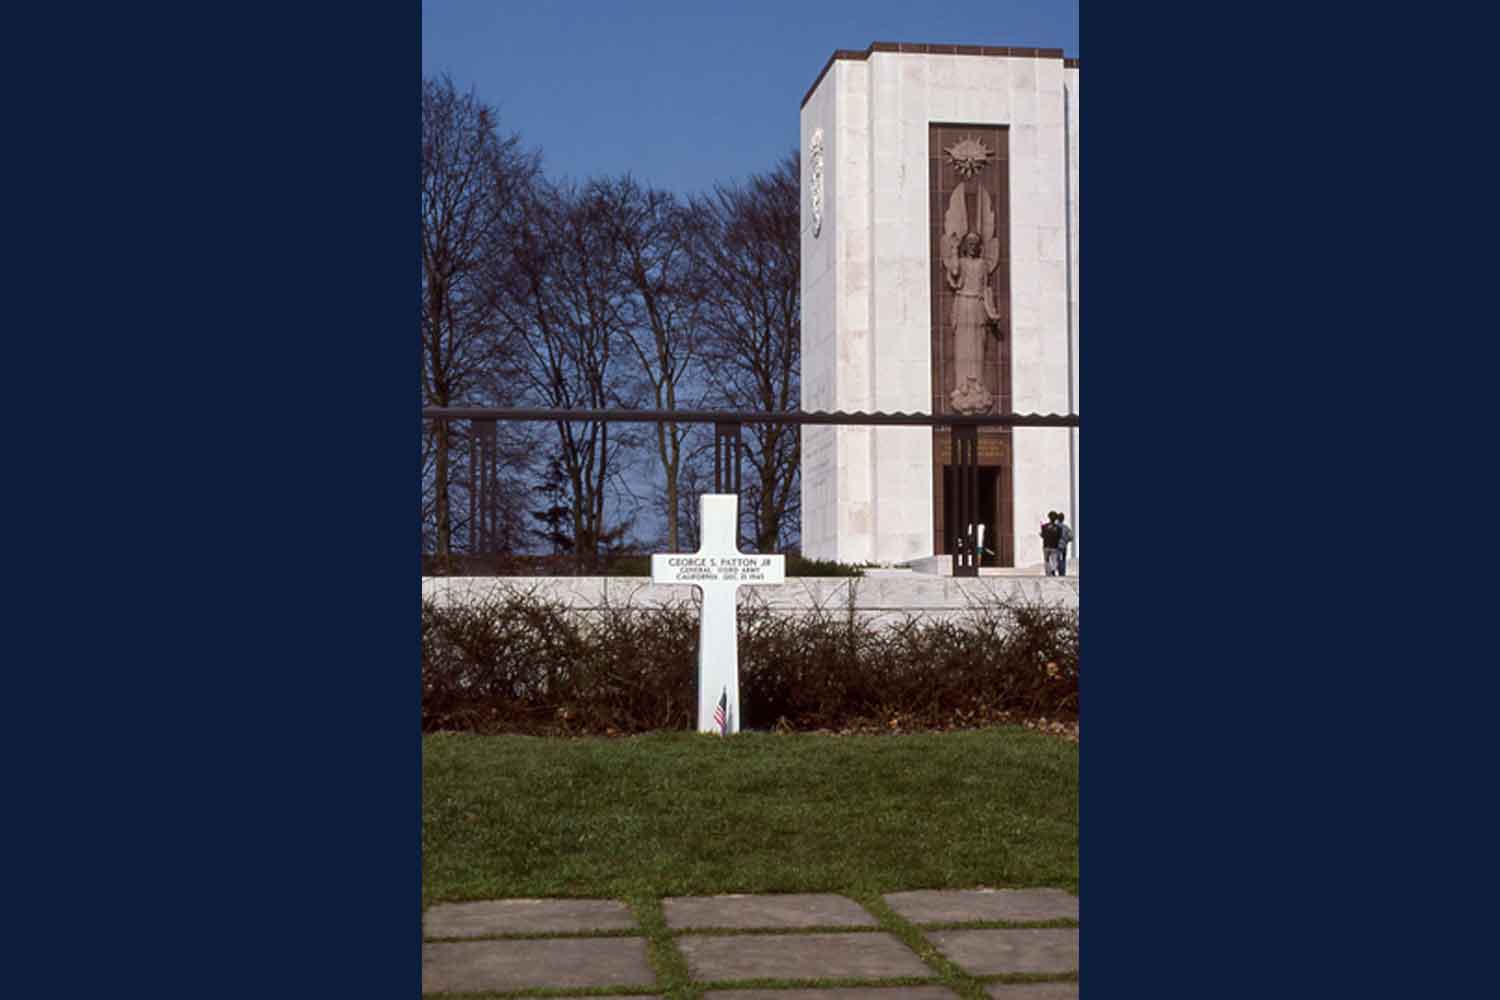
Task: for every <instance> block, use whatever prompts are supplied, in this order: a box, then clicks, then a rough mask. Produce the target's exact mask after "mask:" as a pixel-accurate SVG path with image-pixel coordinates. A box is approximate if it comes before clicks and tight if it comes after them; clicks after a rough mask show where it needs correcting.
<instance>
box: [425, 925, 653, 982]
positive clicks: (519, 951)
mask: <svg viewBox="0 0 1500 1000" xmlns="http://www.w3.org/2000/svg"><path fill="white" fill-rule="evenodd" d="M654 985H656V976H655V975H654V974H653V973H652V971H651V963H650V962H649V961H647V959H646V939H645V938H636V937H628V938H627V937H613V938H554V939H550V940H547V939H541V940H535V939H534V940H526V941H450V942H441V943H438V944H425V945H423V946H422V992H423V993H469V992H476V993H477V992H479V991H481V990H520V989H529V988H530V987H533V986H553V987H562V988H567V987H572V986H654Z"/></svg>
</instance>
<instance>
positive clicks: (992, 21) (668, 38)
mask: <svg viewBox="0 0 1500 1000" xmlns="http://www.w3.org/2000/svg"><path fill="white" fill-rule="evenodd" d="M874 41H882V42H928V43H937V44H949V43H951V44H965V45H1029V46H1036V47H1039V48H1061V49H1063V50H1065V52H1066V54H1067V55H1068V56H1070V57H1081V52H1080V51H1079V48H1078V0H948V2H942V0H939V2H936V3H934V2H931V0H926V2H924V0H904V2H893V0H864V2H854V0H821V2H819V0H804V2H786V0H761V2H755V0H747V2H738V3H728V2H721V0H694V2H684V0H637V2H635V3H628V2H624V3H622V2H603V0H569V2H558V0H489V2H484V0H423V2H422V72H423V73H424V74H426V75H429V76H436V75H438V74H441V73H447V74H448V75H449V76H451V77H452V78H453V81H454V83H455V84H456V85H457V86H458V87H459V89H460V90H465V91H467V90H470V89H471V88H472V89H473V90H474V91H475V93H477V94H478V95H479V97H480V98H482V99H483V100H484V101H485V102H487V103H489V104H491V105H493V106H495V107H497V108H498V109H499V110H500V118H501V125H502V128H504V129H505V130H506V131H508V132H518V133H520V135H521V137H522V139H523V141H524V142H525V143H526V144H527V145H528V146H530V147H532V148H540V149H541V150H542V154H543V159H544V165H545V168H546V170H547V173H548V174H549V175H550V176H553V177H559V178H561V177H570V178H573V179H575V180H583V179H586V178H588V177H593V176H599V175H613V174H621V173H626V172H629V173H632V174H634V175H635V176H636V178H637V179H639V180H641V181H643V182H646V183H649V184H652V185H654V186H657V187H663V188H667V189H669V190H672V191H677V192H679V193H684V194H686V193H696V192H699V191H704V190H707V189H710V188H711V187H712V186H713V185H714V183H715V182H718V181H729V180H739V179H742V178H743V177H744V176H745V175H746V174H748V173H752V172H755V171H760V170H765V169H767V168H769V167H770V166H771V165H772V164H774V163H775V161H776V160H777V159H779V158H780V157H781V156H782V155H784V154H785V153H787V152H789V151H790V150H792V149H793V148H795V147H796V145H797V141H798V136H797V114H798V108H799V106H800V105H801V102H802V96H803V95H804V94H805V93H806V92H807V88H808V87H810V86H811V85H812V82H813V80H815V79H816V78H817V76H818V73H819V72H820V71H821V70H822V68H823V64H824V63H825V62H827V60H828V57H829V56H830V55H831V54H832V53H833V51H834V50H835V49H864V48H866V47H867V46H868V45H869V44H870V43H871V42H874Z"/></svg>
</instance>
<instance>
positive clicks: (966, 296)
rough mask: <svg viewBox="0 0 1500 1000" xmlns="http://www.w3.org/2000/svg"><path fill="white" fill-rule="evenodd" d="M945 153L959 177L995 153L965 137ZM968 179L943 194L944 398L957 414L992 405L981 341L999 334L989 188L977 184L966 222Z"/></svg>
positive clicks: (996, 239)
mask: <svg viewBox="0 0 1500 1000" xmlns="http://www.w3.org/2000/svg"><path fill="white" fill-rule="evenodd" d="M944 152H945V153H946V154H947V156H948V162H949V163H950V164H951V165H952V166H953V168H954V169H955V170H957V171H958V173H959V174H960V175H962V176H964V177H973V176H974V175H975V174H977V173H979V171H980V170H982V169H983V168H984V167H985V166H986V165H987V164H988V163H989V161H990V158H991V157H992V156H993V155H994V154H992V153H991V152H990V151H989V150H988V149H987V148H985V145H984V143H982V142H980V141H978V140H976V139H965V140H963V141H962V142H959V143H955V144H954V145H952V146H950V147H948V148H947V149H946V150H944ZM969 186H970V183H969V182H968V181H961V182H959V185H958V187H957V188H955V189H954V191H953V196H952V197H951V198H949V199H948V212H947V215H945V216H944V218H943V276H944V277H945V278H947V280H948V287H949V288H951V289H953V294H954V298H953V316H952V320H951V322H952V324H953V390H952V391H951V392H950V393H949V394H948V402H949V403H950V404H952V406H953V409H954V411H955V412H958V413H987V412H989V410H990V409H991V408H992V407H993V406H994V405H995V398H994V396H992V395H990V392H989V390H988V389H987V388H985V385H984V370H983V368H984V342H985V337H986V335H987V334H988V333H990V332H991V331H992V330H993V332H994V333H995V335H996V336H999V323H1000V319H1001V316H1000V310H999V309H998V308H996V306H995V291H994V289H993V288H992V287H991V286H990V274H991V273H992V272H993V271H994V270H995V266H996V265H997V264H999V263H1000V239H999V237H998V236H996V235H995V209H994V206H993V205H992V204H991V202H990V193H989V192H988V191H986V190H985V189H984V188H983V187H981V186H980V185H979V184H977V183H975V184H974V185H973V187H974V188H975V189H976V190H977V192H978V204H977V206H976V209H977V212H976V214H977V215H978V218H977V219H976V220H974V222H975V224H974V225H972V226H971V225H970V224H969V222H970V220H969V210H968V205H967V203H966V201H965V198H964V193H965V190H966V189H967V188H968V187H969Z"/></svg>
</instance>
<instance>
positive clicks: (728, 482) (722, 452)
mask: <svg viewBox="0 0 1500 1000" xmlns="http://www.w3.org/2000/svg"><path fill="white" fill-rule="evenodd" d="M740 427H741V424H740V422H739V421H738V420H736V421H733V422H727V421H718V422H716V423H715V424H714V492H715V493H734V494H738V493H739V492H740ZM734 546H735V548H739V546H740V526H739V524H738V523H736V524H735V526H734Z"/></svg>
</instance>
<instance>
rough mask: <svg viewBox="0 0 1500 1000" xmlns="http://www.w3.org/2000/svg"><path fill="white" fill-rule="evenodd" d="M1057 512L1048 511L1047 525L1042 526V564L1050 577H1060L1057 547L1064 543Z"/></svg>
mask: <svg viewBox="0 0 1500 1000" xmlns="http://www.w3.org/2000/svg"><path fill="white" fill-rule="evenodd" d="M1057 517H1058V514H1057V511H1055V510H1049V511H1047V520H1046V523H1044V524H1043V525H1042V562H1043V564H1044V565H1045V567H1046V569H1045V572H1046V574H1047V575H1048V576H1058V575H1059V570H1058V555H1057V546H1058V543H1059V542H1061V541H1062V529H1061V528H1060V527H1059V526H1058V521H1057Z"/></svg>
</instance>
